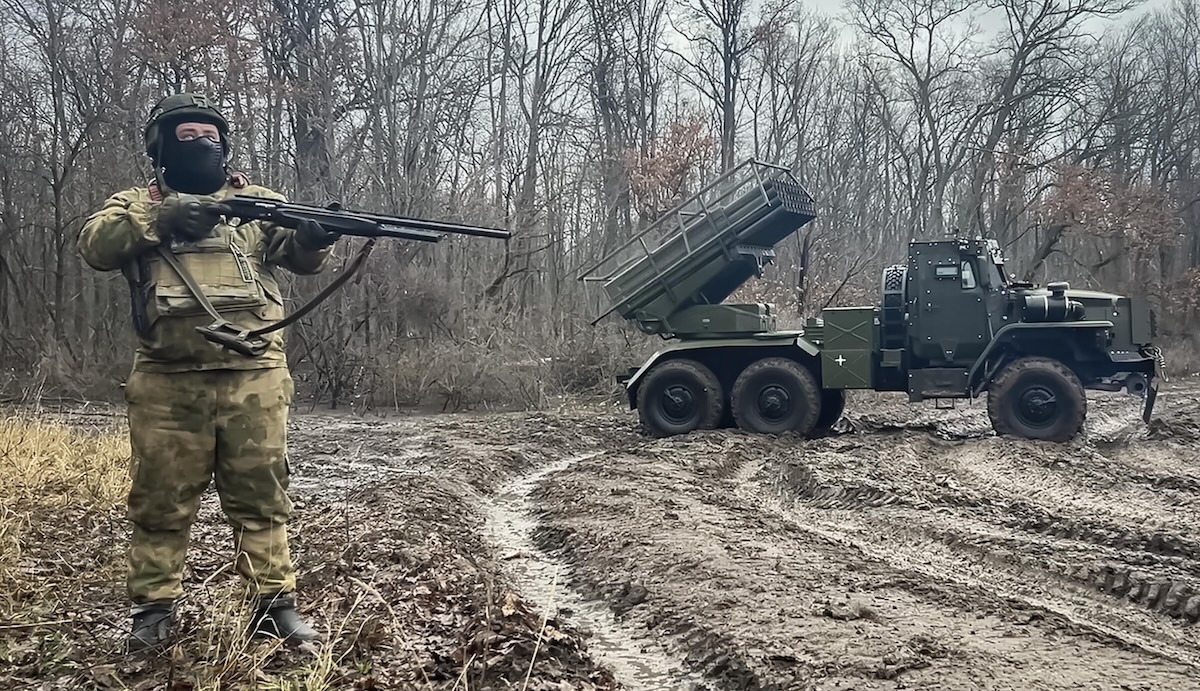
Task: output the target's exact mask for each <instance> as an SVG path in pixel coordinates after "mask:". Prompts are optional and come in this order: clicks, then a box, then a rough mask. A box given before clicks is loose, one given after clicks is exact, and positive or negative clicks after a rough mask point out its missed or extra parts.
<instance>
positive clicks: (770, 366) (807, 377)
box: [730, 357, 821, 436]
mask: <svg viewBox="0 0 1200 691" xmlns="http://www.w3.org/2000/svg"><path fill="white" fill-rule="evenodd" d="M730 399H731V402H730V408H731V410H732V411H733V418H734V420H736V421H737V425H738V427H739V428H740V429H742V430H744V431H746V432H756V433H760V434H783V433H785V432H795V433H796V434H799V435H802V436H803V435H807V434H809V433H810V432H812V431H813V428H814V427H815V426H816V424H817V419H818V418H819V417H820V414H821V389H820V387H818V386H817V380H816V378H815V377H813V375H812V372H810V371H809V370H808V368H807V367H805V366H804V365H801V364H800V363H798V362H796V361H795V360H789V359H787V358H782V357H771V358H764V359H762V360H759V361H757V362H754V363H751V365H750V366H749V367H747V368H746V369H745V370H743V371H742V373H741V374H739V375H738V378H737V380H736V381H735V382H734V383H733V394H732V396H731V397H730ZM772 408H775V409H779V414H778V415H771V414H770V413H769V411H770V410H771V409H772Z"/></svg>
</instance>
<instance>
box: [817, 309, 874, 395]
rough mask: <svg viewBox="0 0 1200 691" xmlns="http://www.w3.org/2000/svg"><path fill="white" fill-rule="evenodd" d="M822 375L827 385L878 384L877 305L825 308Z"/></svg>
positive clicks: (830, 386) (872, 385)
mask: <svg viewBox="0 0 1200 691" xmlns="http://www.w3.org/2000/svg"><path fill="white" fill-rule="evenodd" d="M821 320H822V322H823V324H822V326H823V331H822V336H823V338H824V342H823V343H822V344H821V377H822V382H821V383H822V385H823V386H824V387H825V388H826V389H870V388H873V387H874V385H875V377H874V371H875V365H874V361H875V358H874V354H875V350H876V348H877V343H878V338H879V337H878V331H879V316H878V310H877V309H876V308H874V307H835V308H827V309H825V310H822V311H821Z"/></svg>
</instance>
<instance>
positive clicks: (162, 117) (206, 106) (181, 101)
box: [142, 93, 229, 159]
mask: <svg viewBox="0 0 1200 691" xmlns="http://www.w3.org/2000/svg"><path fill="white" fill-rule="evenodd" d="M182 120H195V121H197V122H211V123H212V124H214V125H216V126H217V130H218V131H219V132H220V134H221V145H222V147H223V148H224V149H225V152H226V154H228V152H229V140H228V136H229V123H228V122H227V121H226V120H225V117H224V116H223V115H221V113H220V111H218V110H217V109H216V107H215V106H213V105H211V104H210V103H209V102H208V98H207V97H206V96H204V95H203V94H192V93H179V94H172V95H170V96H167V97H166V98H163V99H162V100H161V101H159V102H158V103H156V104H155V105H154V108H153V109H151V110H150V117H149V118H147V119H146V129H145V131H144V132H143V133H142V137H143V140H144V141H145V144H146V155H148V156H149V157H150V158H151V159H155V158H157V156H158V147H159V143H160V141H161V137H162V131H163V130H162V127H163V126H164V125H166V124H172V123H176V122H180V121H182Z"/></svg>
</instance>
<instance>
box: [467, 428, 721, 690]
mask: <svg viewBox="0 0 1200 691" xmlns="http://www.w3.org/2000/svg"><path fill="white" fill-rule="evenodd" d="M603 453H604V452H600V451H597V452H592V453H588V454H581V455H578V456H571V457H567V458H564V459H562V460H560V461H557V462H554V463H550V464H547V465H543V466H541V467H540V468H537V469H535V470H534V471H532V472H530V473H526V474H524V475H520V476H518V477H517V478H516V479H514V480H512V481H510V482H509V483H507V484H506V485H504V486H503V487H502V488H500V490H499V491H498V492H497V493H496V494H495V495H493V496H491V497H488V498H486V499H484V500H482V501H481V502H480V508H481V509H482V510H483V514H484V516H485V533H486V535H487V536H488V538H489V539H490V540H491V542H492V543H493V545H495V546H496V548H497V549H498V551H499V553H501V554H505V555H511V557H508V558H506V560H507V561H508V566H507V567H505V568H504V570H505V571H506V572H508V573H509V575H510V577H511V578H512V579H513V582H514V584H515V585H516V586H517V588H518V590H519V591H520V592H521V593H522V594H523V596H524V597H525V598H526V599H528V600H530V601H532V602H534V603H536V605H537V606H538V608H539V609H540V610H541V611H543V612H544V613H545V614H546V616H547V617H548V618H551V617H560V616H561V617H564V618H566V619H569V620H570V621H571V622H572V623H573V624H574V625H575V626H576V627H580V626H582V627H585V628H586V629H587V631H588V634H589V635H588V636H587V644H588V649H589V650H590V651H591V652H592V653H594V654H595V656H596V659H597V660H598V661H599V662H600V663H601V664H603V665H605V666H607V667H608V668H609V669H610V670H612V671H613V673H614V675H615V676H616V678H617V680H618V681H619V682H620V683H621V684H622V686H623V687H625V688H628V689H631V691H677V690H679V689H683V688H688V685H689V684H690V685H691V688H693V689H700V690H703V689H704V688H705V687H703V686H698V685H699V684H700V682H701V680H700V678H699V677H697V676H695V675H693V674H689V673H687V672H685V671H683V669H682V665H681V664H680V663H679V662H678V661H676V660H673V659H671V656H670V654H669V653H668V652H667V651H664V650H662V649H661V648H660V647H658V646H657V645H656V644H655V643H654V642H653V641H645V639H644V638H643V641H645V642H644V643H642V644H639V643H637V642H636V641H635V638H634V636H632V635H631V634H630V632H628V631H626V630H625V628H624V627H623V626H622V625H621V623H619V622H618V621H617V619H616V618H614V616H613V613H612V612H611V611H610V609H611V608H612V605H609V607H606V606H604V605H603V604H601V603H603V602H610V603H611V602H613V601H614V600H616V601H618V602H619V601H621V600H624V601H626V602H630V601H632V602H634V603H635V604H636V602H637V601H638V594H637V593H636V591H635V592H633V593H632V597H631V593H630V586H629V584H628V583H626V584H624V587H623V589H622V587H621V586H618V587H616V588H613V587H608V588H603V587H602V586H600V585H599V584H595V583H590V582H588V581H587V580H586V579H583V580H581V579H579V578H576V577H573V574H572V569H571V567H570V566H569V565H568V562H567V561H565V560H563V559H559V558H557V556H555V555H554V554H553V552H554V549H553V547H552V545H555V544H559V545H561V544H562V541H561V539H559V540H555V539H554V538H555V535H554V533H553V531H550V532H549V533H548V532H547V531H546V529H545V528H544V527H542V526H539V525H538V522H537V519H536V516H535V515H534V514H535V511H534V510H533V502H532V500H531V496H530V495H531V494H532V493H533V492H534V491H535V490H536V488H537V486H538V485H539V483H541V482H542V481H543V480H544V479H545V478H547V477H548V476H550V475H553V474H555V473H559V472H562V471H564V470H567V469H568V468H570V467H571V466H572V465H574V464H576V463H579V462H581V461H584V460H587V459H590V458H595V457H597V456H600V455H602V454H603ZM581 584H582V585H583V586H584V587H583V588H580V585H581ZM577 589H578V590H582V591H583V594H581V593H580V592H577ZM585 596H586V597H585ZM597 600H599V602H597Z"/></svg>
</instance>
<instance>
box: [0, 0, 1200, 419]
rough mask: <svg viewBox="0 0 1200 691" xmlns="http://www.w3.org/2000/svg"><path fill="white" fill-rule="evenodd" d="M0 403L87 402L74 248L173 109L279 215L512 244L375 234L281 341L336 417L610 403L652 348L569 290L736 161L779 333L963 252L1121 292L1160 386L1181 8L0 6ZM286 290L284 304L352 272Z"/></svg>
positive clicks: (1173, 3)
mask: <svg viewBox="0 0 1200 691" xmlns="http://www.w3.org/2000/svg"><path fill="white" fill-rule="evenodd" d="M0 8H2V10H3V11H0V80H2V82H3V94H4V98H3V99H0V394H2V395H3V396H4V397H5V398H8V399H13V398H27V397H31V396H56V397H65V398H88V399H97V398H98V399H114V400H115V399H116V398H118V397H119V395H120V394H119V391H120V388H119V385H120V382H121V381H122V380H123V379H124V377H125V376H126V374H127V373H128V368H129V364H130V358H131V354H132V347H133V338H132V333H131V328H130V320H129V301H128V292H127V287H126V284H125V281H124V279H123V277H122V276H121V275H120V273H119V272H112V273H99V272H96V271H93V270H92V269H90V268H89V267H87V266H86V265H85V264H83V263H82V262H81V261H80V259H79V256H78V254H77V252H76V245H75V242H76V238H77V235H78V232H79V229H80V227H81V225H82V223H83V221H84V220H85V219H86V218H87V216H88V215H89V214H90V213H92V212H93V211H95V210H96V209H97V208H98V207H99V206H100V204H101V203H102V202H103V200H104V199H105V197H107V196H108V195H110V194H112V193H113V192H115V191H118V190H120V189H123V188H127V187H130V186H133V185H138V184H144V183H145V181H147V180H148V179H149V177H150V176H151V171H150V169H149V166H148V161H147V160H146V159H145V157H144V156H143V155H142V140H141V136H142V135H141V133H142V127H143V125H144V121H145V117H146V114H147V112H148V111H149V108H150V106H151V105H152V104H153V103H154V102H155V101H157V100H158V99H159V98H161V97H162V96H164V95H166V94H168V93H171V92H173V91H176V90H197V91H202V92H205V93H207V94H208V95H209V96H210V97H213V98H216V99H217V100H219V102H220V104H221V106H222V108H223V110H224V112H225V113H226V114H227V117H228V118H229V119H230V120H231V121H232V123H233V125H234V132H233V137H234V140H235V146H236V152H235V163H236V166H237V167H238V168H239V169H241V170H243V171H245V172H247V173H248V174H249V176H250V177H251V178H252V179H253V180H254V181H255V182H258V183H261V184H264V185H266V186H268V187H271V188H274V189H276V190H279V191H280V192H282V193H284V194H286V195H288V196H289V197H290V198H292V199H294V200H296V201H301V202H309V203H319V204H325V203H327V202H329V201H333V200H339V201H341V202H342V203H343V204H344V205H345V206H347V207H348V208H357V209H367V210H372V211H377V212H381V213H396V214H403V215H413V216H424V217H431V218H438V219H445V220H461V221H466V222H471V223H477V224H482V225H497V226H502V227H505V228H508V229H510V230H511V231H512V232H513V233H514V239H513V240H512V241H511V242H509V243H507V245H506V244H505V243H503V242H497V241H494V240H487V239H476V238H455V237H451V238H447V239H446V240H444V241H443V242H442V243H440V244H438V245H436V246H430V245H426V244H424V243H407V242H401V241H387V240H385V241H381V242H380V244H379V245H378V246H377V247H376V248H375V250H374V252H373V253H372V255H371V258H370V260H369V263H368V265H367V267H366V269H365V271H364V275H363V277H362V280H361V281H358V282H353V281H352V282H351V283H350V284H348V285H347V286H345V287H344V288H342V289H341V290H340V291H339V292H337V293H336V294H335V296H334V297H332V298H330V299H329V300H328V301H327V302H325V303H323V304H322V306H321V307H320V308H319V309H318V310H317V311H316V312H315V313H313V314H312V315H310V316H308V317H307V318H305V319H304V320H303V322H302V323H301V324H299V325H296V326H294V327H291V328H290V330H289V336H288V338H289V358H290V360H291V362H292V366H293V372H294V375H295V377H296V380H297V385H298V390H299V392H300V393H301V394H303V395H305V396H306V397H308V399H309V400H311V401H313V402H314V403H322V404H333V405H336V406H339V407H342V406H348V405H352V406H356V407H360V408H369V407H373V406H404V407H407V406H420V407H433V408H437V409H446V410H451V409H461V408H464V407H475V406H531V405H532V406H536V405H545V404H547V403H549V402H552V401H554V400H556V399H557V398H559V397H562V396H566V395H574V394H611V393H613V392H614V391H615V390H616V389H615V382H614V380H613V376H614V375H616V374H617V373H619V372H621V371H623V370H625V369H626V368H627V367H629V366H630V365H635V364H637V362H638V360H639V358H641V357H643V356H644V355H646V354H648V353H649V352H650V351H652V350H653V349H654V348H655V347H656V346H657V345H659V343H658V340H657V338H655V337H649V336H645V335H642V334H640V333H638V332H637V331H636V330H635V329H633V328H631V327H630V326H629V325H628V324H625V323H623V322H621V321H620V320H619V319H616V318H610V319H607V320H605V321H603V322H601V323H600V324H598V325H596V326H592V325H591V324H590V321H591V316H592V315H593V313H594V311H595V308H596V306H597V302H596V296H595V295H591V294H589V293H588V292H586V291H585V286H584V285H582V284H581V283H580V282H579V281H578V280H576V276H575V275H574V273H573V269H575V268H576V267H578V266H580V265H583V264H585V263H587V262H588V261H589V260H594V259H596V258H598V257H600V256H601V255H602V254H603V252H604V251H605V250H606V249H611V248H612V247H614V246H616V245H618V244H619V243H620V242H622V241H623V240H624V239H626V238H629V237H631V236H632V235H633V234H635V233H636V232H637V231H638V229H639V228H642V227H644V226H645V225H646V224H648V223H649V222H651V221H652V220H653V219H654V218H655V217H657V216H658V215H659V214H661V213H662V212H664V211H666V210H668V209H670V208H671V207H672V205H673V204H674V203H676V202H678V201H680V200H682V199H684V198H686V197H687V196H688V195H690V194H691V193H692V192H693V191H695V190H696V189H698V188H699V187H700V186H702V185H703V184H705V183H706V182H708V181H710V180H711V179H712V178H713V177H714V176H716V175H719V174H720V173H721V171H722V170H726V169H728V168H729V167H730V166H732V165H735V164H736V163H737V162H739V161H741V160H743V159H745V158H747V157H755V158H759V159H762V160H765V161H770V162H774V163H778V164H781V165H785V166H790V167H792V168H793V169H794V171H795V173H796V175H797V176H798V178H799V179H800V180H801V181H802V182H803V183H804V184H805V185H806V186H807V187H808V188H809V189H810V191H811V192H812V194H813V195H814V196H815V197H816V199H817V201H818V209H819V217H818V218H817V220H816V221H814V222H813V223H811V224H809V225H808V226H806V228H805V229H804V231H803V232H801V233H798V234H797V235H796V236H794V237H793V238H790V239H788V240H787V241H786V242H785V243H783V244H782V245H781V246H780V247H778V248H777V252H778V255H779V256H778V258H777V259H776V263H775V265H773V266H771V267H770V268H768V270H767V272H766V275H765V277H764V278H763V279H762V280H759V281H755V282H754V283H752V284H749V285H748V286H746V287H745V288H744V289H743V291H741V293H740V294H739V295H737V296H735V297H736V298H739V299H743V300H763V301H771V302H774V303H776V305H777V306H778V309H779V310H780V312H781V315H782V318H781V326H795V325H798V324H799V323H800V322H801V321H802V320H803V318H804V317H806V316H812V315H815V314H817V313H818V312H819V310H820V309H821V308H822V307H824V306H826V305H851V304H873V303H874V302H876V300H877V299H878V290H879V278H880V272H881V270H882V268H883V267H884V266H886V265H889V264H892V263H896V262H897V261H902V260H903V257H904V256H905V244H906V243H907V242H908V241H909V240H912V239H932V238H939V237H944V236H946V234H947V233H950V232H953V231H954V230H955V229H959V230H960V231H961V232H965V233H968V234H971V235H977V234H983V235H986V236H989V237H995V238H997V239H998V241H999V242H1000V244H1001V246H1002V247H1003V249H1004V252H1005V254H1006V256H1007V258H1008V260H1009V268H1010V270H1011V271H1014V272H1015V273H1017V274H1018V276H1019V277H1022V278H1026V279H1032V280H1036V281H1039V282H1042V283H1044V282H1046V281H1048V280H1067V281H1070V282H1071V284H1072V286H1073V287H1091V288H1104V289H1108V290H1112V291H1115V292H1123V293H1133V294H1143V295H1146V296H1148V297H1149V298H1150V299H1151V301H1152V302H1153V303H1154V306H1155V309H1156V310H1157V311H1158V314H1159V330H1160V334H1161V335H1160V338H1162V339H1163V340H1164V342H1165V343H1166V344H1168V346H1169V350H1168V355H1169V357H1170V358H1171V359H1169V360H1168V364H1169V365H1171V364H1172V362H1174V363H1179V366H1180V367H1185V368H1186V367H1187V366H1189V365H1188V364H1187V363H1188V362H1189V361H1190V358H1189V357H1188V355H1187V354H1188V353H1191V352H1192V351H1193V350H1194V346H1193V344H1192V336H1191V333H1192V331H1193V330H1194V327H1195V325H1196V323H1197V322H1196V320H1197V307H1198V306H1200V51H1198V50H1197V46H1198V45H1200V11H1198V10H1200V2H1198V0H1160V1H1157V2H1154V3H1152V4H1151V5H1140V4H1136V3H1127V2H1120V1H1117V0H1024V1H1023V0H903V1H896V2H892V1H889V0H850V1H849V2H847V3H846V4H844V5H839V4H836V2H833V1H831V0H826V1H825V2H822V3H819V4H806V3H805V2H802V1H792V2H787V1H783V0H755V1H753V2H751V1H750V0H692V1H690V2H683V1H675V0H438V1H436V2H433V1H430V0H383V1H377V2H362V1H361V0H251V1H249V2H245V1H240V0H239V1H234V0H187V1H186V2H185V1H181V0H153V1H150V0H0ZM359 242H361V240H358V239H344V240H343V241H342V242H341V243H339V246H338V252H337V257H336V258H335V260H334V263H333V265H332V268H331V270H330V271H329V272H327V273H326V274H325V275H322V276H319V277H299V278H295V279H292V280H289V281H288V282H287V287H286V290H287V293H288V301H289V303H288V304H289V305H290V308H291V309H294V308H295V307H297V306H299V305H300V304H302V302H303V301H304V300H305V299H307V298H308V297H310V296H311V295H313V294H314V293H316V292H317V291H318V290H319V289H320V288H321V287H322V286H324V285H326V284H327V283H328V282H329V281H330V280H332V278H333V277H334V276H335V275H336V269H337V268H338V267H339V266H341V265H342V263H343V262H345V261H347V260H348V259H349V257H350V256H351V255H352V252H353V250H354V248H356V247H357V244H358V243H359Z"/></svg>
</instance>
